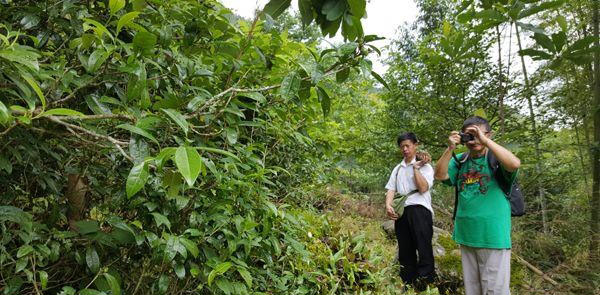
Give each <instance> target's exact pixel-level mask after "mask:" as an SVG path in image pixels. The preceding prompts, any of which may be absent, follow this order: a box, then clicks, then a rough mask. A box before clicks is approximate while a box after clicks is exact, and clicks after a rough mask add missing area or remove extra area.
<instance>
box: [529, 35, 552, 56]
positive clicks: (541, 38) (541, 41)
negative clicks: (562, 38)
mask: <svg viewBox="0 0 600 295" xmlns="http://www.w3.org/2000/svg"><path fill="white" fill-rule="evenodd" d="M533 39H535V41H536V43H537V44H538V45H540V46H542V47H543V48H544V49H546V50H548V51H550V52H556V48H555V47H554V43H552V39H550V37H548V36H546V35H545V34H539V33H535V34H533Z"/></svg>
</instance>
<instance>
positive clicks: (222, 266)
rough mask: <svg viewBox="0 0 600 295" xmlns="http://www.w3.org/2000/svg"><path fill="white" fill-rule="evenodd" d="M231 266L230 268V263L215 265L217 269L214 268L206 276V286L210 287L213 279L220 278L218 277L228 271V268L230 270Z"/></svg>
mask: <svg viewBox="0 0 600 295" xmlns="http://www.w3.org/2000/svg"><path fill="white" fill-rule="evenodd" d="M231 266H232V263H231V262H223V263H221V264H219V265H217V267H215V268H214V269H213V270H212V271H211V272H210V273H209V274H208V285H209V286H210V285H211V284H212V282H213V280H214V279H215V277H217V276H220V275H222V274H224V273H226V272H227V270H229V268H231Z"/></svg>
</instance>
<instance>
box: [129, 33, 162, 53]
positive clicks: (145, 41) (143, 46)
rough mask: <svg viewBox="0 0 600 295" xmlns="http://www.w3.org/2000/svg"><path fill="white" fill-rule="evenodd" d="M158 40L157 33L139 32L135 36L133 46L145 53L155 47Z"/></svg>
mask: <svg viewBox="0 0 600 295" xmlns="http://www.w3.org/2000/svg"><path fill="white" fill-rule="evenodd" d="M156 40H157V38H156V35H154V34H152V33H150V32H146V31H140V32H137V34H135V37H133V48H135V49H137V50H139V51H141V52H142V53H144V54H145V53H147V52H149V51H150V50H152V49H153V48H154V45H156Z"/></svg>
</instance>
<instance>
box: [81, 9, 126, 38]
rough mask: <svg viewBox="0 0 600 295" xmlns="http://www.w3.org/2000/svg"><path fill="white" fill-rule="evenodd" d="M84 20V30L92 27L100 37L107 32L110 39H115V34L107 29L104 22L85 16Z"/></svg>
mask: <svg viewBox="0 0 600 295" xmlns="http://www.w3.org/2000/svg"><path fill="white" fill-rule="evenodd" d="M123 1H125V0H123ZM83 20H84V23H83V30H84V31H87V30H89V29H92V30H93V31H94V34H96V36H98V37H99V38H102V36H104V34H106V35H107V36H108V37H109V38H110V39H114V37H113V35H112V34H111V33H110V32H109V31H108V29H106V27H105V26H104V25H103V24H101V23H99V22H97V21H95V20H93V19H89V18H84V19H83Z"/></svg>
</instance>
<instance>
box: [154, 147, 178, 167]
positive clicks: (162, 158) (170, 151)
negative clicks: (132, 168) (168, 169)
mask: <svg viewBox="0 0 600 295" xmlns="http://www.w3.org/2000/svg"><path fill="white" fill-rule="evenodd" d="M175 151H177V149H176V148H173V147H169V148H164V149H162V150H161V151H160V153H158V155H157V156H156V157H155V158H154V161H155V162H156V165H157V169H159V170H161V169H162V167H163V166H164V164H165V162H166V161H167V160H169V159H171V157H173V155H175Z"/></svg>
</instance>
